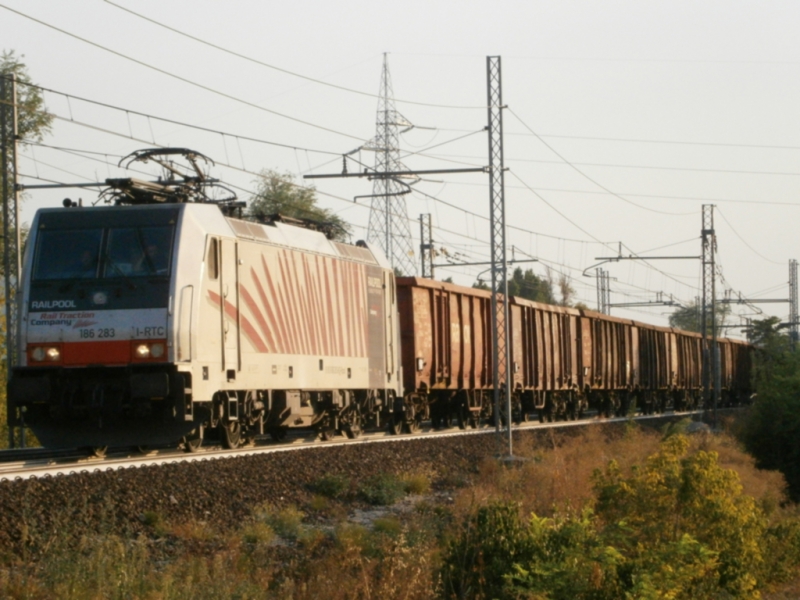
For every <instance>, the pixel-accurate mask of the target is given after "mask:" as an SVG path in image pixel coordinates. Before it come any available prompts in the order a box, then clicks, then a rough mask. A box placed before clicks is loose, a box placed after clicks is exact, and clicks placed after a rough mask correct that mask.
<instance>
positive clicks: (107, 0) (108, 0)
mask: <svg viewBox="0 0 800 600" xmlns="http://www.w3.org/2000/svg"><path fill="white" fill-rule="evenodd" d="M103 1H104V2H105V3H106V4H109V5H111V6H113V7H114V8H118V9H120V10H123V11H125V12H127V13H129V14H131V15H133V16H135V17H138V18H139V19H143V20H145V21H147V22H148V23H152V24H153V25H157V26H159V27H161V28H163V29H166V30H168V31H171V32H172V33H176V34H178V35H181V36H183V37H185V38H188V39H190V40H192V41H194V42H198V43H200V44H203V45H205V46H208V47H210V48H214V49H215V50H219V51H220V52H224V53H226V54H230V55H231V56H235V57H237V58H241V59H243V60H246V61H248V62H251V63H254V64H257V65H260V66H262V67H266V68H268V69H272V70H273V71H278V72H279V73H284V74H286V75H291V76H292V77H298V78H300V79H304V80H305V81H310V82H311V83H317V84H320V85H324V86H327V87H330V88H333V89H337V90H341V91H343V92H349V93H351V94H358V95H359V96H367V97H369V98H375V99H379V98H380V96H379V95H378V94H371V93H369V92H363V91H361V90H356V89H353V88H348V87H344V86H341V85H336V84H335V83H329V82H327V81H323V80H321V79H315V78H314V77H308V76H307V75H302V74H300V73H297V72H295V71H290V70H288V69H284V68H282V67H276V66H275V65H271V64H269V63H265V62H263V61H260V60H258V59H256V58H253V57H251V56H247V55H245V54H241V53H239V52H236V51H234V50H231V49H229V48H225V47H223V46H219V45H217V44H213V43H211V42H209V41H208V40H204V39H202V38H199V37H195V36H193V35H191V34H188V33H186V32H184V31H181V30H180V29H176V28H174V27H170V26H169V25H166V24H164V23H162V22H160V21H156V20H155V19H151V18H150V17H147V16H145V15H143V14H141V13H137V12H135V11H133V10H131V9H129V8H125V7H124V6H120V5H119V4H115V3H114V2H111V0H103ZM395 102H401V103H403V104H414V105H416V106H428V107H432V108H453V109H470V110H475V109H480V110H486V107H485V106H454V105H448V104H431V103H428V102H416V101H413V100H397V99H396V100H395Z"/></svg>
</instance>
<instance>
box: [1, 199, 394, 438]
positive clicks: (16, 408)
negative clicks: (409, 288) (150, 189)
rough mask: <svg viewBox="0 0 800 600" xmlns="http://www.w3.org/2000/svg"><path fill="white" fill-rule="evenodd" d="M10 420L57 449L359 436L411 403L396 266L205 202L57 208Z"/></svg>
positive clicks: (38, 236) (25, 303) (22, 304)
mask: <svg viewBox="0 0 800 600" xmlns="http://www.w3.org/2000/svg"><path fill="white" fill-rule="evenodd" d="M20 289H21V290H22V291H21V295H20V298H19V310H20V312H19V315H20V318H19V323H20V329H19V340H20V345H19V348H18V360H17V363H16V364H17V365H19V366H18V367H16V368H14V369H13V371H12V374H11V380H10V385H9V407H10V409H11V413H12V415H13V416H12V421H13V419H16V420H17V422H19V421H20V420H22V419H24V421H25V424H26V425H28V426H29V427H30V428H31V429H32V430H33V431H34V432H35V433H36V435H37V436H38V437H39V439H40V441H41V442H42V443H43V444H44V445H45V446H48V447H75V446H95V447H98V446H107V445H149V444H161V443H168V442H171V441H175V440H177V439H180V438H181V437H185V438H186V439H187V445H190V446H191V445H192V444H195V443H197V442H199V440H201V439H202V435H203V432H204V431H209V429H211V428H213V430H214V431H216V432H218V433H219V435H220V437H221V440H222V442H223V444H225V445H226V446H229V447H235V446H236V445H238V444H239V443H240V440H241V439H242V436H247V435H251V434H255V433H263V432H264V431H265V430H267V431H270V432H271V433H272V434H273V436H275V437H281V436H282V435H283V433H284V432H285V431H286V430H287V429H288V428H290V427H315V428H317V429H318V430H319V432H320V433H321V435H322V436H323V437H325V436H327V435H331V434H332V433H333V432H335V431H337V430H338V431H341V432H343V433H346V434H348V435H357V434H358V432H359V431H360V429H361V427H362V426H364V425H366V424H369V423H372V424H381V421H385V420H386V419H392V418H393V417H394V411H395V406H397V407H398V410H399V409H400V407H401V404H402V394H401V391H400V385H401V381H402V373H401V367H400V351H399V341H398V340H399V336H398V323H397V307H396V296H395V283H394V273H393V272H392V270H391V268H390V267H389V265H388V264H387V262H386V260H385V259H384V258H383V257H382V256H380V254H379V253H375V252H373V251H372V250H370V249H369V248H368V247H366V245H363V244H361V245H360V247H359V246H352V245H348V244H342V243H337V242H334V241H331V240H328V239H327V238H326V237H325V236H324V235H323V234H321V233H318V232H314V231H310V230H308V229H304V228H300V227H294V226H291V225H288V224H285V223H281V222H276V223H272V224H266V225H265V224H259V223H255V222H250V221H242V220H237V219H232V218H228V217H226V216H224V215H223V213H222V212H221V211H220V210H219V208H218V207H217V206H214V205H212V204H201V203H178V204H160V205H159V204H149V205H141V206H115V207H103V208H65V209H46V210H41V211H39V212H38V213H37V215H36V217H35V219H34V222H33V225H32V228H31V233H30V238H29V240H28V247H27V251H26V254H25V258H24V264H23V276H22V279H21V282H20Z"/></svg>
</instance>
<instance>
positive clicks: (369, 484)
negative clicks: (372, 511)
mask: <svg viewBox="0 0 800 600" xmlns="http://www.w3.org/2000/svg"><path fill="white" fill-rule="evenodd" d="M405 491H406V486H405V483H404V482H403V480H401V479H400V478H398V477H397V475H393V474H391V473H381V474H380V475H375V476H373V477H370V478H369V479H367V480H365V481H364V482H363V483H362V484H361V487H360V488H359V493H360V494H361V497H362V498H363V499H364V500H365V501H366V502H368V503H369V504H373V505H375V506H389V505H391V504H394V503H395V502H397V501H398V500H399V499H400V498H401V497H402V496H403V494H405Z"/></svg>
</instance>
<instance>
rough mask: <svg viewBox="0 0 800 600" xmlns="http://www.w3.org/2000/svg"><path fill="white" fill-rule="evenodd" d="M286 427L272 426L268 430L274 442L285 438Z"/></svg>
mask: <svg viewBox="0 0 800 600" xmlns="http://www.w3.org/2000/svg"><path fill="white" fill-rule="evenodd" d="M287 429H288V428H287V427H273V428H272V429H270V430H269V436H270V437H271V438H272V439H273V440H274V441H276V442H282V441H283V440H285V439H286V430H287Z"/></svg>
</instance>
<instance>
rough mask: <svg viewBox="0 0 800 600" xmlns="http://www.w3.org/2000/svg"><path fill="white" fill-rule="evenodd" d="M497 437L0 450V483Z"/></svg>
mask: <svg viewBox="0 0 800 600" xmlns="http://www.w3.org/2000/svg"><path fill="white" fill-rule="evenodd" d="M703 413H704V411H702V410H697V411H691V412H677V413H676V412H667V413H662V414H658V415H638V416H636V417H633V419H634V420H637V421H646V420H654V419H664V418H670V417H687V416H688V417H690V416H697V415H701V414H703ZM628 419H630V417H613V418H606V419H599V418H598V417H596V416H591V417H587V418H585V419H581V420H577V421H557V422H554V423H538V422H529V423H522V424H520V425H516V426H515V427H514V429H513V431H527V430H536V429H563V428H569V427H584V426H591V425H605V424H609V423H620V422H624V421H627V420H628ZM495 433H496V431H495V429H494V428H493V427H481V428H477V429H445V430H432V429H422V430H420V431H419V432H417V433H415V434H412V435H392V434H390V433H388V432H372V433H364V434H363V435H362V436H360V437H358V438H356V439H347V438H345V437H337V438H335V439H333V440H330V441H321V440H319V439H318V438H317V436H316V435H315V434H311V433H309V434H307V435H298V436H296V437H294V438H291V439H288V440H287V441H284V442H282V443H275V442H272V441H267V440H266V439H264V440H257V441H256V443H254V444H253V445H250V446H246V447H243V448H238V449H235V450H225V449H222V448H221V447H220V446H207V447H204V448H201V449H200V450H198V451H197V452H192V453H187V452H184V451H183V450H181V449H176V448H157V449H153V450H152V451H150V452H147V453H143V452H140V451H137V450H132V449H129V448H110V449H109V451H108V453H107V454H106V456H105V457H103V458H98V457H95V456H88V455H87V452H86V451H81V450H78V449H74V450H55V451H53V450H46V449H44V448H25V449H14V450H1V451H0V482H3V481H12V480H23V479H32V478H49V477H62V476H68V475H75V474H79V473H92V472H103V471H115V470H120V469H129V468H136V467H144V466H151V465H167V464H175V463H188V462H202V461H212V460H225V459H232V458H239V457H243V456H253V455H258V454H274V453H278V452H290V451H300V450H305V449H312V448H320V447H323V446H325V447H332V446H349V445H353V444H377V443H398V442H408V441H414V440H421V439H429V438H444V437H455V436H470V435H492V434H495ZM501 435H503V436H505V435H506V431H505V429H503V430H501ZM503 444H505V438H503Z"/></svg>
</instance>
